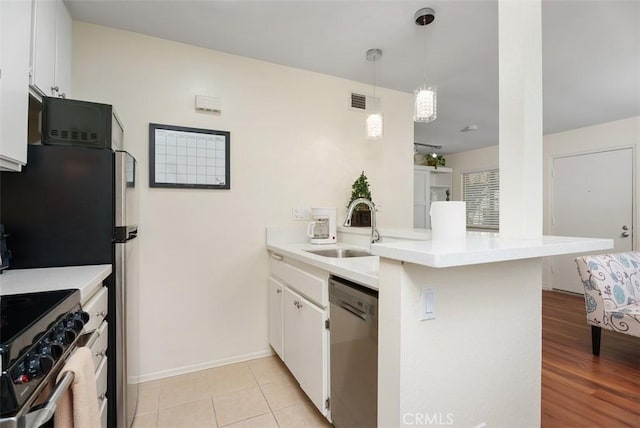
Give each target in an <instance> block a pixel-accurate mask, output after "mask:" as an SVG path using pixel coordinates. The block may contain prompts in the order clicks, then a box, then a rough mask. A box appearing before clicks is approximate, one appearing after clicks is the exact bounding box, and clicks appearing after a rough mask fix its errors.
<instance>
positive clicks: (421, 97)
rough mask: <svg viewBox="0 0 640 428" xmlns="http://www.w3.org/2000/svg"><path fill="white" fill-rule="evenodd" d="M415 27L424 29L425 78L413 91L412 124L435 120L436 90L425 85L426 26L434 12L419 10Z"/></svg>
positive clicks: (427, 8) (426, 8)
mask: <svg viewBox="0 0 640 428" xmlns="http://www.w3.org/2000/svg"><path fill="white" fill-rule="evenodd" d="M413 18H414V20H415V22H416V25H419V26H421V27H425V29H424V33H425V36H424V63H425V76H424V83H423V85H422V86H421V87H419V88H418V89H416V91H415V106H414V111H413V120H414V122H422V123H427V122H432V121H434V120H436V116H437V110H436V107H437V105H436V97H437V94H436V89H435V88H434V87H432V86H429V85H427V29H426V26H427V25H429V24H431V23H432V22H433V20H434V19H435V18H436V15H435V12H434V10H433V9H431V8H430V7H425V8H422V9H419V10H418V11H417V12H416V13H415V15H414V16H413Z"/></svg>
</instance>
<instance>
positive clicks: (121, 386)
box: [115, 152, 140, 428]
mask: <svg viewBox="0 0 640 428" xmlns="http://www.w3.org/2000/svg"><path fill="white" fill-rule="evenodd" d="M115 164H116V168H115V170H116V174H115V175H116V182H115V187H116V189H115V190H116V193H115V208H116V216H115V217H116V218H115V225H116V239H117V242H116V244H115V253H116V258H115V273H116V274H115V279H116V282H115V287H116V290H115V291H116V292H115V294H116V343H117V349H118V350H119V351H118V352H117V354H116V355H115V358H116V376H117V381H116V397H115V401H116V409H117V416H116V423H117V426H118V427H124V428H129V427H130V426H131V425H132V422H133V416H134V415H135V411H136V407H137V403H138V383H137V382H138V376H139V367H140V364H139V354H140V353H139V340H138V331H139V325H138V304H139V299H138V239H137V230H138V227H137V223H138V219H137V214H138V210H137V196H136V185H137V180H136V160H135V159H134V158H133V156H131V155H130V154H129V153H127V152H116V153H115Z"/></svg>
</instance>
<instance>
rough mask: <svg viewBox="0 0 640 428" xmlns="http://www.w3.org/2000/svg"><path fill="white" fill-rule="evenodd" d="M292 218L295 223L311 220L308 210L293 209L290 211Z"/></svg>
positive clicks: (309, 210)
mask: <svg viewBox="0 0 640 428" xmlns="http://www.w3.org/2000/svg"><path fill="white" fill-rule="evenodd" d="M292 218H293V220H295V221H305V220H311V209H310V208H294V209H293V210H292Z"/></svg>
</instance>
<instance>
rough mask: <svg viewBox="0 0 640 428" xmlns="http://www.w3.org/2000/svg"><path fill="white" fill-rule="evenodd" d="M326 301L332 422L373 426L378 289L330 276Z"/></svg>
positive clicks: (340, 424) (376, 376)
mask: <svg viewBox="0 0 640 428" xmlns="http://www.w3.org/2000/svg"><path fill="white" fill-rule="evenodd" d="M329 302H330V309H329V310H330V312H329V318H330V321H331V327H330V330H329V334H330V357H331V361H330V370H331V419H332V421H333V425H334V426H335V427H336V428H342V427H363V428H364V427H366V428H371V427H376V426H377V416H378V292H377V291H375V290H371V289H369V288H366V287H363V286H361V285H358V284H355V283H353V282H351V281H347V280H345V279H342V278H338V277H334V276H332V277H331V278H330V279H329Z"/></svg>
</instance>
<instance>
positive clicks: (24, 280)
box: [0, 265, 111, 302]
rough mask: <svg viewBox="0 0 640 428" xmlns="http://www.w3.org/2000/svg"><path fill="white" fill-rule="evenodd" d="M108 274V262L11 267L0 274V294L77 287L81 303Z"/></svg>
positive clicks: (109, 270)
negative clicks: (65, 265)
mask: <svg viewBox="0 0 640 428" xmlns="http://www.w3.org/2000/svg"><path fill="white" fill-rule="evenodd" d="M110 273H111V265H92V266H68V267H53V268H38V269H10V270H6V271H4V272H3V273H2V274H1V275H0V295H2V296H6V295H9V294H21V293H35V292H39V291H51V290H65V289H79V290H80V300H81V301H82V302H84V301H85V300H86V298H88V297H89V296H91V295H92V294H93V292H94V291H95V290H96V289H97V288H98V287H99V286H100V285H101V284H102V281H104V279H105V278H106V277H107V276H109V274H110Z"/></svg>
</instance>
